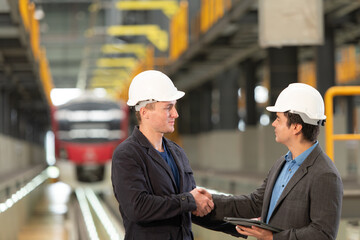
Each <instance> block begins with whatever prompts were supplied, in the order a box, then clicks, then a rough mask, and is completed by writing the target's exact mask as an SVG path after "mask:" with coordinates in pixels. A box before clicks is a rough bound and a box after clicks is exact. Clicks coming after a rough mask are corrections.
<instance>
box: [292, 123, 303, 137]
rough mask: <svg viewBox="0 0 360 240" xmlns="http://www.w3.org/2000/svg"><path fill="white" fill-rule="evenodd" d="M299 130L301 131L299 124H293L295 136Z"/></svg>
mask: <svg viewBox="0 0 360 240" xmlns="http://www.w3.org/2000/svg"><path fill="white" fill-rule="evenodd" d="M301 130H302V125H301V124H300V123H295V124H294V131H295V135H298V134H300V133H301Z"/></svg>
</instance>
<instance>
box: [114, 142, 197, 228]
mask: <svg viewBox="0 0 360 240" xmlns="http://www.w3.org/2000/svg"><path fill="white" fill-rule="evenodd" d="M129 148H131V146H129V145H127V146H125V148H120V149H117V150H116V151H115V152H114V155H113V161H112V176H111V178H112V184H113V189H114V193H115V197H116V198H117V200H118V202H119V204H120V206H121V209H122V210H123V212H124V214H125V215H126V216H127V217H128V218H129V219H130V220H131V221H133V222H137V223H147V222H152V221H158V220H165V219H168V218H172V217H175V216H177V215H180V214H182V213H184V212H190V211H194V210H196V203H195V199H194V198H193V196H192V195H191V194H190V193H189V192H185V193H181V194H170V195H162V196H156V195H153V194H151V192H150V190H149V189H151V186H150V185H149V184H150V183H149V181H147V179H146V175H145V173H144V167H143V166H142V163H141V158H140V156H139V155H138V153H137V151H136V149H129Z"/></svg>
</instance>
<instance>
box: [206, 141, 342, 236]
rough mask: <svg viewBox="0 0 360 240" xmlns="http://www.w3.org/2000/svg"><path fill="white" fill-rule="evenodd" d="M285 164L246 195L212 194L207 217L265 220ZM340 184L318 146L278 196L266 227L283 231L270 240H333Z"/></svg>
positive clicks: (278, 162) (276, 168) (339, 209)
mask: <svg viewBox="0 0 360 240" xmlns="http://www.w3.org/2000/svg"><path fill="white" fill-rule="evenodd" d="M284 163H285V158H284V156H283V157H281V158H280V159H279V160H277V161H276V163H275V164H274V165H273V167H272V168H271V169H270V171H269V173H268V176H267V178H266V179H265V180H264V182H263V184H262V185H261V186H260V187H259V188H258V189H256V190H255V191H254V192H253V193H251V194H249V195H242V196H230V197H227V196H221V195H214V196H213V198H214V203H215V210H214V211H213V212H212V213H211V214H210V215H209V216H208V217H207V218H208V219H212V220H221V219H223V217H243V218H254V217H259V216H261V219H266V217H267V212H268V209H269V204H270V199H271V194H272V189H273V186H274V184H275V181H276V179H277V177H278V175H279V173H280V171H281V169H282V167H283V165H284ZM342 197H343V184H342V181H341V178H340V175H339V173H338V171H337V169H336V167H335V165H334V163H333V162H332V161H331V159H330V158H329V157H328V156H327V155H326V154H325V153H324V152H323V150H322V149H321V147H320V146H319V145H318V146H317V147H315V149H314V150H313V151H312V152H311V153H310V155H309V156H308V157H307V158H306V159H305V161H304V162H303V163H302V164H301V166H300V167H299V169H298V170H297V171H296V173H295V174H294V176H293V177H292V178H291V180H290V181H289V183H288V185H287V186H286V187H285V189H284V191H283V193H282V194H281V196H280V198H279V200H278V202H277V204H276V206H275V209H274V212H273V214H272V216H271V218H270V220H269V224H271V225H273V226H275V227H278V228H281V229H285V230H284V231H282V232H280V233H276V234H274V240H282V239H283V240H309V239H316V240H322V239H336V235H337V231H338V227H339V220H340V214H341V206H342Z"/></svg>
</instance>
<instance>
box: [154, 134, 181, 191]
mask: <svg viewBox="0 0 360 240" xmlns="http://www.w3.org/2000/svg"><path fill="white" fill-rule="evenodd" d="M163 146H164V152H159V151H158V153H159V154H160V155H161V157H162V158H163V159H164V160H165V161H166V162H167V164H168V165H169V166H170V168H171V171H172V173H173V176H174V179H175V183H176V186H177V188H178V189H180V175H179V170H178V168H177V166H176V163H175V160H174V158H173V156H172V155H171V153H170V151H169V150H168V149H167V148H166V144H165V142H164V141H163Z"/></svg>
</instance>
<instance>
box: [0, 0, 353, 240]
mask: <svg viewBox="0 0 360 240" xmlns="http://www.w3.org/2000/svg"><path fill="white" fill-rule="evenodd" d="M148 69H157V70H160V71H162V72H164V73H165V74H167V75H168V76H169V77H170V78H171V79H172V80H173V82H174V84H175V86H176V87H177V88H178V89H179V90H182V91H185V92H186V95H185V97H183V98H182V99H180V100H179V101H178V104H177V108H178V112H179V115H180V117H179V118H178V120H177V122H176V130H175V132H174V133H173V134H171V135H169V136H167V137H169V138H171V139H172V140H174V141H176V142H177V143H178V144H179V145H181V146H182V147H183V148H184V149H185V152H186V154H187V155H188V157H189V159H190V164H191V167H192V168H193V170H194V175H195V178H196V181H197V184H198V185H199V186H202V187H206V188H208V189H211V190H214V191H218V192H221V193H225V194H246V193H250V192H251V191H253V190H254V189H255V188H256V187H257V186H259V185H260V184H261V183H262V180H263V178H264V177H265V176H266V174H267V171H268V170H269V168H270V167H271V166H272V164H273V163H274V161H275V160H276V159H278V157H279V156H281V155H283V154H284V153H286V151H287V149H286V148H285V147H284V146H283V145H280V144H278V143H276V142H275V139H274V132H273V127H272V126H271V123H272V121H273V119H274V116H273V115H271V114H270V113H269V112H267V111H266V110H265V107H266V106H268V105H272V104H274V103H275V100H276V98H277V96H278V95H279V93H280V92H281V90H283V89H284V88H285V87H287V86H288V85H289V84H290V83H293V82H301V83H306V84H309V85H311V86H313V87H315V88H317V89H318V90H319V92H320V93H321V94H322V96H323V97H324V99H325V103H326V115H327V122H326V127H322V128H321V133H320V136H319V142H320V145H321V146H322V148H323V149H324V150H326V152H327V154H328V155H329V156H330V157H331V158H332V159H333V160H334V162H335V165H336V166H337V168H338V170H339V172H340V173H341V176H342V179H343V182H344V199H343V206H342V218H341V223H340V229H339V234H338V239H339V240H359V239H360V226H359V219H360V208H359V205H360V152H359V151H360V146H359V140H360V135H358V132H359V124H358V123H359V118H360V112H359V107H360V98H359V95H360V2H359V1H354V0H302V1H298V0H266V1H265V0H255V1H254V0H137V1H136V0H129V1H123V0H71V1H70V0H0V225H1V226H2V229H3V230H2V231H1V232H0V239H4V240H12V239H22V240H26V239H37V240H39V239H71V240H72V239H74V240H75V239H123V236H124V235H123V229H122V220H121V217H120V215H119V212H118V206H117V203H116V201H115V200H114V196H113V193H112V186H111V182H110V175H109V171H110V164H111V156H112V152H113V150H114V148H115V147H116V146H117V145H118V144H119V143H120V142H121V141H123V140H124V139H126V137H127V136H129V134H131V132H132V129H133V127H134V125H135V124H136V122H135V118H134V114H133V112H132V111H131V110H129V109H128V107H127V106H126V104H125V103H126V101H127V97H128V96H127V94H128V92H127V91H128V87H129V85H130V82H131V80H132V78H133V77H134V76H135V75H136V74H138V73H140V72H142V71H144V70H148ZM193 228H194V233H195V238H196V239H197V240H201V239H210V240H211V239H233V238H232V237H229V236H227V235H225V234H222V233H215V232H212V231H210V230H206V229H202V228H200V227H197V226H196V225H194V227H193Z"/></svg>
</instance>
